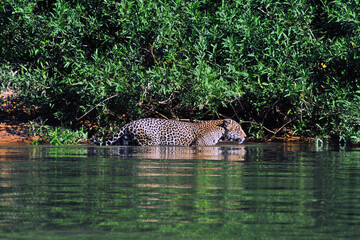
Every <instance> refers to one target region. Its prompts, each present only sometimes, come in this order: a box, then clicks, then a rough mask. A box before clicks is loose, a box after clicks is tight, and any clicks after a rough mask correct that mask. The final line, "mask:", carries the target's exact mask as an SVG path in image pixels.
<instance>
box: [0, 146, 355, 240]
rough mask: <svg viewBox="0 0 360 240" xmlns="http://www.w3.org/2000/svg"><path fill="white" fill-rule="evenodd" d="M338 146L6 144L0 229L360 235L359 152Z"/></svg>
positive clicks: (113, 235)
mask: <svg viewBox="0 0 360 240" xmlns="http://www.w3.org/2000/svg"><path fill="white" fill-rule="evenodd" d="M335 150H336V149H322V150H321V151H320V150H319V149H315V148H313V146H311V145H283V144H271V145H248V146H238V145H234V146H227V145H226V146H215V147H163V146H162V147H93V146H91V147H87V146H86V147H27V148H16V147H15V148H10V147H0V174H1V175H0V176H1V179H0V187H1V192H0V236H2V237H3V236H4V238H16V239H24V238H26V239H32V238H33V239H51V238H61V239H63V238H65V237H66V239H68V238H73V239H78V238H82V239H89V238H92V239H218V238H219V239H271V238H272V239H333V238H339V239H343V238H353V239H356V238H357V237H359V236H360V228H359V225H360V214H359V213H358V209H359V207H360V200H359V198H358V194H359V192H360V178H359V176H360V164H359V159H360V152H359V151H355V150H351V151H345V152H339V151H335ZM65 235H66V236H65Z"/></svg>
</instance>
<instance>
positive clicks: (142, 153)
mask: <svg viewBox="0 0 360 240" xmlns="http://www.w3.org/2000/svg"><path fill="white" fill-rule="evenodd" d="M92 151H93V154H94V153H99V152H100V153H101V154H106V155H111V156H115V157H121V158H145V159H183V160H189V159H202V160H224V161H244V160H245V154H246V149H245V147H243V146H241V147H239V146H206V147H179V146H143V147H136V148H134V147H117V148H103V149H99V148H93V149H92Z"/></svg>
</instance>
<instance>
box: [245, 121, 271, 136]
mask: <svg viewBox="0 0 360 240" xmlns="http://www.w3.org/2000/svg"><path fill="white" fill-rule="evenodd" d="M241 123H251V124H255V125H258V126H261V127H262V128H264V129H265V130H266V131H268V132H271V133H272V134H276V133H275V132H274V131H271V130H270V129H268V128H267V127H265V126H262V125H261V124H260V123H257V122H254V121H243V122H241Z"/></svg>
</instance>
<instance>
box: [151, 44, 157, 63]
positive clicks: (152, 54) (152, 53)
mask: <svg viewBox="0 0 360 240" xmlns="http://www.w3.org/2000/svg"><path fill="white" fill-rule="evenodd" d="M150 52H151V56H152V57H153V59H154V61H155V63H156V65H158V64H159V63H158V61H156V58H155V55H154V45H153V46H151V47H150Z"/></svg>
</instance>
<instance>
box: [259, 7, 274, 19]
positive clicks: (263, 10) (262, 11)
mask: <svg viewBox="0 0 360 240" xmlns="http://www.w3.org/2000/svg"><path fill="white" fill-rule="evenodd" d="M257 9H258V10H259V11H260V12H262V13H263V14H265V15H266V16H268V17H271V16H270V14H268V13H267V12H265V11H264V10H262V9H261V8H259V7H258V8H257Z"/></svg>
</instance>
